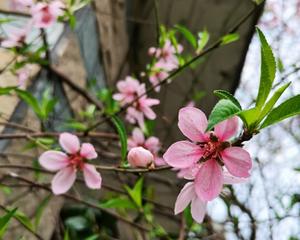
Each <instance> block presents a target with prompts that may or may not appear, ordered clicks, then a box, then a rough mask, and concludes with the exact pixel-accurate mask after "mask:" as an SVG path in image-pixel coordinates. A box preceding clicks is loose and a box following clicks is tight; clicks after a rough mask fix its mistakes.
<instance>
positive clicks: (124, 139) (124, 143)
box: [111, 116, 127, 163]
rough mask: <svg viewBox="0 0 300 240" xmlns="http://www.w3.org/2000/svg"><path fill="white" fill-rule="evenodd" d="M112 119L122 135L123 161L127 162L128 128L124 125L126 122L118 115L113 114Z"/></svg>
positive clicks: (120, 135)
mask: <svg viewBox="0 0 300 240" xmlns="http://www.w3.org/2000/svg"><path fill="white" fill-rule="evenodd" d="M111 119H112V122H113V124H114V125H115V127H116V130H117V132H118V134H119V137H120V142H121V156H122V161H123V163H125V162H126V155H127V133H126V128H125V126H124V123H123V122H122V121H121V119H120V118H118V117H117V116H112V118H111Z"/></svg>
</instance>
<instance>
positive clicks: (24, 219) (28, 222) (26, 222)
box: [15, 210, 34, 232]
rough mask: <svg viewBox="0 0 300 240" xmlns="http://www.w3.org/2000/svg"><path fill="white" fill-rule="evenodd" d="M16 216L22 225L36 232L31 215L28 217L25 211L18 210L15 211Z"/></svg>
mask: <svg viewBox="0 0 300 240" xmlns="http://www.w3.org/2000/svg"><path fill="white" fill-rule="evenodd" d="M15 218H16V219H18V220H19V221H20V223H21V224H22V225H24V226H25V227H27V228H28V229H30V230H31V231H32V232H34V227H33V225H32V222H31V220H30V218H29V217H27V216H26V215H25V214H24V213H23V212H21V211H19V210H17V211H16V212H15Z"/></svg>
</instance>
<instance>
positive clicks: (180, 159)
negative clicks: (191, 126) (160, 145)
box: [163, 141, 202, 168]
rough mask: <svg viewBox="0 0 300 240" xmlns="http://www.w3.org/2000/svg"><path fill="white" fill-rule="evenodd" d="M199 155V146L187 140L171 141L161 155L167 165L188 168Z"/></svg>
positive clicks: (200, 154) (200, 155) (200, 152)
mask: <svg viewBox="0 0 300 240" xmlns="http://www.w3.org/2000/svg"><path fill="white" fill-rule="evenodd" d="M201 157H202V150H201V148H200V147H199V146H197V145H196V144H194V143H191V142H188V141H179V142H176V143H173V144H172V145H171V146H170V147H169V148H168V150H167V151H166V152H165V154H164V156H163V158H164V159H165V161H166V162H167V163H168V165H170V166H172V167H175V168H188V167H190V166H192V165H193V164H194V163H195V162H197V161H198V160H200V158H201Z"/></svg>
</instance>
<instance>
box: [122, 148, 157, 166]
mask: <svg viewBox="0 0 300 240" xmlns="http://www.w3.org/2000/svg"><path fill="white" fill-rule="evenodd" d="M127 159H128V162H129V164H130V166H132V167H143V168H145V167H151V165H152V164H153V162H154V156H153V154H152V153H151V152H150V151H149V150H147V149H145V148H143V147H134V148H131V149H130V151H129V153H128V156H127Z"/></svg>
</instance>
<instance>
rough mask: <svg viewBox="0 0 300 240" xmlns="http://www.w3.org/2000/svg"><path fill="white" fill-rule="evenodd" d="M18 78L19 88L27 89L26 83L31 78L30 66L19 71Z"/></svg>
mask: <svg viewBox="0 0 300 240" xmlns="http://www.w3.org/2000/svg"><path fill="white" fill-rule="evenodd" d="M16 74H17V77H18V86H19V88H21V89H25V87H26V81H27V80H28V78H29V76H30V68H29V66H27V65H25V66H24V67H23V68H21V69H19V70H18V71H17V72H16Z"/></svg>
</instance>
